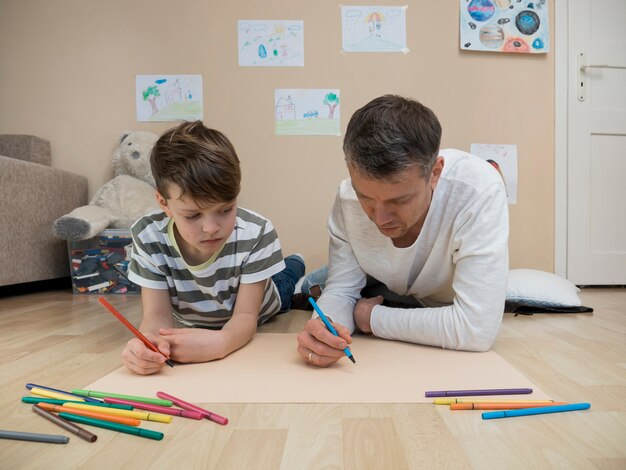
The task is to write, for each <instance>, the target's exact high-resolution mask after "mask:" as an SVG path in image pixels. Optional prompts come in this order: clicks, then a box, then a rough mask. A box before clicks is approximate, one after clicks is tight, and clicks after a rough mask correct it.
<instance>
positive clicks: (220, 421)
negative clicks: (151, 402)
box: [157, 392, 228, 426]
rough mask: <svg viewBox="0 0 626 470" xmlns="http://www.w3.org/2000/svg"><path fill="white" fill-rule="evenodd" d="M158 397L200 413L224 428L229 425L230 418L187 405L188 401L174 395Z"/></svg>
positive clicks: (163, 394)
mask: <svg viewBox="0 0 626 470" xmlns="http://www.w3.org/2000/svg"><path fill="white" fill-rule="evenodd" d="M157 397H159V398H163V399H164V400H171V402H172V403H174V404H175V405H176V406H179V407H181V408H183V409H185V410H190V411H198V412H199V413H202V415H203V416H204V417H205V418H207V419H210V420H211V421H213V422H214V423H217V424H221V425H224V426H225V425H227V424H228V418H224V417H223V416H220V415H218V414H215V413H212V412H210V411H209V410H205V409H204V408H200V407H199V406H196V405H193V404H191V403H187V402H186V401H183V400H181V399H180V398H176V397H173V396H172V395H169V394H167V393H165V392H157Z"/></svg>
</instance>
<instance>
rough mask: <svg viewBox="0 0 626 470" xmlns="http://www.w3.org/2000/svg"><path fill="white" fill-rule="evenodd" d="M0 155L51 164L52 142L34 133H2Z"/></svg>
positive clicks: (0, 135)
mask: <svg viewBox="0 0 626 470" xmlns="http://www.w3.org/2000/svg"><path fill="white" fill-rule="evenodd" d="M0 155H2V156H5V157H9V158H15V159H17V160H24V161H27V162H32V163H39V164H42V165H47V166H50V161H51V159H50V142H49V141H47V140H46V139H42V138H41V137H36V136H34V135H21V134H0Z"/></svg>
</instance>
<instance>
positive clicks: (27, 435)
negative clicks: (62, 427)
mask: <svg viewBox="0 0 626 470" xmlns="http://www.w3.org/2000/svg"><path fill="white" fill-rule="evenodd" d="M0 439H15V440H17V441H33V442H47V443H49V444H67V443H68V442H70V438H69V437H67V436H59V435H56V434H37V433H34V432H19V431H4V430H0Z"/></svg>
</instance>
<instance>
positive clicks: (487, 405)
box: [450, 401, 566, 410]
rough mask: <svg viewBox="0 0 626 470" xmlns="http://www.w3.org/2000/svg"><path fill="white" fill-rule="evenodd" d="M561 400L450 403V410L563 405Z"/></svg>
mask: <svg viewBox="0 0 626 470" xmlns="http://www.w3.org/2000/svg"><path fill="white" fill-rule="evenodd" d="M565 404H566V403H565V402H561V401H546V402H543V403H541V402H536V403H451V404H450V409H451V410H519V409H522V408H537V407H543V406H552V405H565Z"/></svg>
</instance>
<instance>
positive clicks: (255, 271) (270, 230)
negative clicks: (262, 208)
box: [128, 207, 285, 328]
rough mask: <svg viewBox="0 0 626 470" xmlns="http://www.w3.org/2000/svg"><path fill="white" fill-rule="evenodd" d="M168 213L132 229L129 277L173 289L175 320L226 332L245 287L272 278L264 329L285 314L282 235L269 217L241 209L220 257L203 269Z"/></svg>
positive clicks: (155, 214)
mask: <svg viewBox="0 0 626 470" xmlns="http://www.w3.org/2000/svg"><path fill="white" fill-rule="evenodd" d="M173 224H174V221H173V220H172V219H171V218H170V217H168V216H167V215H166V214H165V213H164V212H161V211H157V212H152V213H150V214H147V215H145V216H144V217H142V218H141V219H139V220H138V221H137V222H135V223H134V224H133V226H132V228H131V232H132V237H133V250H132V257H131V261H130V266H129V271H128V278H129V279H130V280H131V281H132V282H134V283H135V284H138V285H140V286H142V287H148V288H150V289H168V290H169V293H170V299H171V301H172V306H173V308H174V311H173V315H174V316H175V317H176V318H177V319H178V320H179V321H180V322H181V323H183V324H185V325H188V326H200V327H204V328H221V327H223V326H224V324H225V323H226V322H227V321H228V320H229V319H230V317H231V316H232V315H233V310H234V308H235V301H236V300H237V292H238V290H239V284H242V283H243V284H252V283H255V282H258V281H262V280H264V279H267V280H268V282H267V285H266V287H265V294H264V296H263V302H262V303H261V311H260V312H259V321H258V324H261V323H263V322H265V321H266V320H268V319H269V318H270V317H272V316H273V315H274V314H276V313H277V312H278V311H279V310H280V297H279V295H278V290H277V289H276V286H275V285H274V282H272V280H271V277H272V276H273V275H274V274H276V273H278V272H280V271H282V270H283V269H284V268H285V262H284V261H283V255H282V252H281V248H280V241H279V240H278V235H277V233H276V231H275V230H274V227H273V226H272V223H271V222H270V221H269V220H267V219H266V218H264V217H263V216H261V215H259V214H257V213H255V212H252V211H250V210H247V209H243V208H241V207H238V208H237V219H236V221H235V228H234V230H233V232H232V233H231V234H230V237H228V240H226V243H224V245H223V246H222V248H221V249H220V250H219V252H218V253H217V254H216V255H215V256H213V257H212V258H211V259H210V260H208V261H207V262H205V263H203V264H202V265H200V266H190V265H188V264H187V263H186V262H185V260H184V259H183V257H182V256H181V254H180V252H179V250H178V248H177V243H176V240H175V238H174V232H173Z"/></svg>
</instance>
